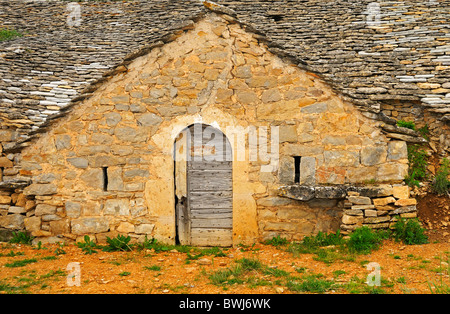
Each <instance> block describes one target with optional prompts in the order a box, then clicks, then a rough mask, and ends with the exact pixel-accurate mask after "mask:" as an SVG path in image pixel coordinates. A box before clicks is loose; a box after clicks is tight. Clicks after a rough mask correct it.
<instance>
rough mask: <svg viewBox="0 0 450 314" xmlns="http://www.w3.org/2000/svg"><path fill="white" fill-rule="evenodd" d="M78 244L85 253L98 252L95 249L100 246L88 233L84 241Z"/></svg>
mask: <svg viewBox="0 0 450 314" xmlns="http://www.w3.org/2000/svg"><path fill="white" fill-rule="evenodd" d="M77 246H78V247H79V248H80V249H81V250H82V251H83V252H84V254H89V255H91V254H92V253H97V251H96V250H94V249H97V248H99V246H97V244H96V243H95V242H94V241H92V240H91V238H90V237H89V236H88V235H85V236H84V242H77Z"/></svg>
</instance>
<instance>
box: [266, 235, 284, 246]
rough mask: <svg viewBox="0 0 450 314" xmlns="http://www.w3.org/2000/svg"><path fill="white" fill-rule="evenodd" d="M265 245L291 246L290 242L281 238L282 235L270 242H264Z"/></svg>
mask: <svg viewBox="0 0 450 314" xmlns="http://www.w3.org/2000/svg"><path fill="white" fill-rule="evenodd" d="M264 244H266V245H273V246H276V247H278V246H283V245H286V244H289V240H288V239H285V238H282V237H280V235H277V236H276V237H273V238H272V239H270V240H266V241H264Z"/></svg>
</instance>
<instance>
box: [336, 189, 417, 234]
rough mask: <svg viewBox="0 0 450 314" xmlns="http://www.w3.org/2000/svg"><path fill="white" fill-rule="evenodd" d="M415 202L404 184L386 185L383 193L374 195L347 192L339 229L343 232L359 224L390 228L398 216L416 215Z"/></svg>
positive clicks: (374, 227)
mask: <svg viewBox="0 0 450 314" xmlns="http://www.w3.org/2000/svg"><path fill="white" fill-rule="evenodd" d="M416 204H417V201H416V199H414V198H410V188H409V186H405V185H401V186H392V187H386V188H384V190H383V193H377V195H376V196H375V197H368V196H361V193H359V192H348V196H347V198H346V201H345V203H344V215H343V216H342V224H341V225H340V229H341V230H342V233H343V234H347V233H350V232H351V231H353V230H355V228H357V227H361V226H368V227H369V228H372V229H389V228H391V229H392V228H393V225H394V224H395V222H396V221H397V220H398V217H402V218H415V217H417V208H416Z"/></svg>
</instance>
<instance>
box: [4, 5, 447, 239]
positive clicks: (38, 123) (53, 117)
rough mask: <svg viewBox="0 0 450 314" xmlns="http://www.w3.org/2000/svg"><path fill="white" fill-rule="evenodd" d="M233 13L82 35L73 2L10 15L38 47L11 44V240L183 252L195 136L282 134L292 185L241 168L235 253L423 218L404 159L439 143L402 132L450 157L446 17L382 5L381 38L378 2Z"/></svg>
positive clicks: (111, 26) (175, 12)
mask: <svg viewBox="0 0 450 314" xmlns="http://www.w3.org/2000/svg"><path fill="white" fill-rule="evenodd" d="M218 2H219V3H218V4H215V3H212V2H209V1H205V2H202V1H188V0H186V1H169V0H162V1H144V0H142V1H141V0H136V1H126V2H117V1H111V2H105V3H97V2H95V3H91V2H80V5H81V10H82V21H81V22H80V25H79V26H76V27H73V26H70V25H68V24H67V22H66V21H67V14H68V12H67V7H66V5H67V2H66V1H45V2H41V1H31V2H30V1H22V0H15V1H0V16H1V18H2V20H4V21H5V25H8V26H11V27H14V28H15V29H17V30H19V31H21V32H22V33H23V34H25V36H23V37H20V38H17V39H15V40H13V41H7V42H1V43H0V74H1V77H0V121H1V128H0V144H1V145H0V153H1V156H0V170H1V171H0V181H1V182H0V229H6V230H26V231H28V232H30V233H31V234H32V235H33V236H35V237H36V240H35V241H52V242H55V241H73V240H77V239H79V238H81V237H83V236H84V235H86V234H88V235H90V236H92V238H95V239H96V240H97V241H99V242H102V241H104V240H105V238H106V237H107V236H115V235H117V234H119V233H120V234H127V235H130V236H131V237H132V238H133V240H135V241H142V240H143V239H144V238H145V237H155V238H157V239H159V240H161V241H164V242H175V241H176V237H177V225H176V222H175V220H176V217H175V207H176V203H177V202H178V201H179V200H180V199H181V198H178V199H177V200H176V199H175V188H174V186H175V183H176V182H175V178H174V160H173V156H174V141H175V139H176V138H177V136H178V135H179V134H180V133H181V132H182V131H183V130H184V129H185V128H187V127H189V126H191V125H194V124H203V125H209V126H214V127H215V128H217V129H218V130H220V131H221V132H223V134H225V136H226V137H227V138H228V139H229V140H230V141H231V142H233V140H234V139H235V138H236V136H237V134H236V132H234V133H233V132H232V131H230V130H248V128H249V127H254V128H256V129H261V130H262V129H264V130H269V132H268V133H267V134H259V138H260V139H264V140H269V139H270V138H271V137H272V136H273V134H272V133H271V132H272V131H271V128H272V127H276V128H277V130H278V131H279V132H278V136H279V144H280V145H279V155H278V156H277V159H276V161H277V167H273V168H271V167H272V164H271V163H269V162H268V161H267V159H266V158H264V157H267V154H268V153H269V152H266V155H264V154H263V157H261V156H260V158H258V159H257V160H251V161H250V160H248V158H247V159H246V160H244V161H242V160H237V159H234V160H233V165H232V172H233V173H232V177H233V183H232V190H233V197H232V199H233V200H232V203H233V204H232V207H233V212H232V216H233V226H232V230H233V243H234V244H238V243H241V242H243V243H250V242H254V241H256V240H258V239H267V238H271V237H272V236H275V235H282V236H284V237H287V238H290V239H300V238H302V237H303V236H305V235H309V234H311V233H317V232H318V231H325V232H327V231H335V230H337V229H338V228H341V229H342V230H344V231H347V232H350V231H351V230H353V229H354V228H355V227H357V226H361V225H368V226H370V227H373V228H390V227H391V225H392V223H393V222H394V221H395V217H396V215H398V214H400V216H401V217H413V216H415V215H416V207H415V200H414V199H411V198H410V197H409V191H408V190H407V188H406V187H405V186H403V185H402V184H403V179H404V178H405V175H406V174H407V170H408V160H407V143H422V144H423V143H425V144H426V143H427V140H425V139H424V138H422V136H421V134H419V133H418V132H417V131H413V130H410V129H407V128H402V127H398V126H397V125H396V121H397V120H399V119H403V120H411V121H415V122H416V125H417V126H418V127H422V126H424V125H425V123H426V124H427V125H428V127H429V129H430V131H431V133H430V145H431V147H432V148H433V150H435V151H436V152H439V153H441V154H446V151H448V149H449V147H450V136H449V135H450V133H449V132H450V131H449V125H448V123H449V121H450V118H449V117H448V116H449V114H450V112H449V107H448V95H449V94H448V93H449V92H450V86H448V81H449V66H450V64H449V63H448V59H447V58H446V56H447V55H448V44H447V43H448V39H449V38H448V16H449V12H448V10H449V7H450V5H449V3H448V0H444V1H439V5H435V4H433V5H426V4H417V2H415V1H398V3H396V4H393V3H392V2H382V3H380V10H382V12H390V13H383V14H382V16H381V18H380V20H379V23H378V22H377V20H375V22H376V24H375V25H374V24H371V25H368V24H367V19H368V16H367V15H368V14H369V13H367V6H368V5H369V4H370V2H372V1H366V0H365V1H359V2H357V3H356V2H351V1H350V2H349V1H343V0H342V1H341V0H337V1H333V2H332V3H330V2H327V4H326V5H324V2H323V1H315V0H311V1H301V2H299V1H247V0H245V1H227V0H223V1H218ZM24 12H26V14H25V13H24ZM399 14H400V16H403V17H404V18H403V19H402V18H400V17H399ZM24 16H25V17H26V18H24ZM324 16H326V17H327V18H326V19H324ZM405 16H406V18H405ZM436 25H438V26H436ZM227 130H228V131H227ZM244 138H245V143H246V145H247V146H246V147H245V151H244V154H243V155H244V156H247V157H248V156H249V154H250V153H249V145H250V143H249V135H248V134H247V135H246V136H244ZM233 149H236V147H234V148H233ZM268 169H269V170H268ZM176 175H177V176H180V178H183V173H181V174H176ZM184 176H185V175H184ZM177 184H178V183H177ZM177 189H180V187H179V186H178V187H177ZM177 197H178V195H177ZM180 197H181V195H180Z"/></svg>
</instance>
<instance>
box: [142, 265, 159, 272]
mask: <svg viewBox="0 0 450 314" xmlns="http://www.w3.org/2000/svg"><path fill="white" fill-rule="evenodd" d="M144 269H147V270H152V271H160V270H161V266H158V265H152V266H144Z"/></svg>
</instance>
